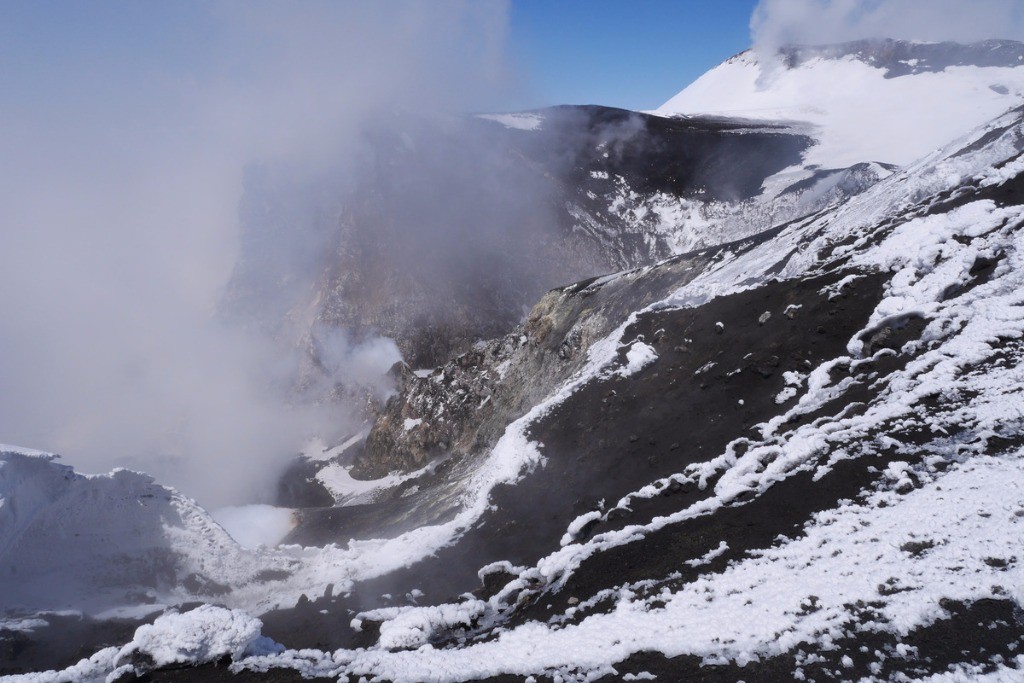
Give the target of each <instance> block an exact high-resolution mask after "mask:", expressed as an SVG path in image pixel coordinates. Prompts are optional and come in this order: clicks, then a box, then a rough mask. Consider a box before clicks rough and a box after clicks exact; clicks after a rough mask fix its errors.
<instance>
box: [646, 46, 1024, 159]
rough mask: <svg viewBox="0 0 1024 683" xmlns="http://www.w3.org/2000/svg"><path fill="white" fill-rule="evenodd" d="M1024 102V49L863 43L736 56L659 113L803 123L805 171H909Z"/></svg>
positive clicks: (751, 52) (1020, 47)
mask: <svg viewBox="0 0 1024 683" xmlns="http://www.w3.org/2000/svg"><path fill="white" fill-rule="evenodd" d="M1022 100H1024V44H1022V43H1019V42H1016V41H1010V40H989V41H983V42H979V43H974V44H970V45H962V44H958V43H918V42H910V41H904V40H861V41H855V42H850V43H842V44H838V45H821V46H788V47H783V48H781V49H779V50H777V51H774V52H772V53H769V54H767V55H765V54H763V51H758V50H753V49H751V50H747V51H745V52H742V53H740V54H738V55H736V56H735V57H732V58H730V59H728V60H726V61H725V62H723V63H722V64H720V65H719V66H717V67H715V68H714V69H712V70H711V71H709V72H708V73H706V74H704V75H703V76H701V77H700V78H698V79H697V80H696V81H694V82H693V83H692V84H691V85H689V86H687V87H686V88H685V89H684V90H682V91H681V92H680V93H679V94H677V95H676V96H675V97H673V98H671V99H670V100H668V101H667V102H666V103H665V104H663V105H662V106H661V107H659V108H658V109H657V110H656V113H658V114H662V115H666V116H693V115H709V114H712V115H719V116H727V117H731V118H741V119H750V120H756V121H801V122H805V123H806V124H808V126H809V131H810V133H811V135H812V136H814V137H815V138H816V139H817V141H818V144H817V145H815V146H814V147H813V148H812V149H811V150H809V151H808V153H807V155H806V162H807V163H808V164H810V165H815V164H816V165H819V166H821V167H822V168H845V167H848V166H851V165H853V164H856V163H859V162H867V161H875V162H882V163H889V164H896V165H900V166H905V165H907V164H909V163H911V162H913V161H916V160H917V159H919V158H921V157H922V156H924V155H925V154H928V153H929V152H931V151H934V150H935V149H936V148H938V147H940V146H941V145H943V144H945V143H947V142H948V141H950V140H952V139H954V138H956V137H959V136H961V135H966V134H967V133H969V132H970V131H971V130H973V129H974V128H976V127H978V126H980V125H982V124H983V123H985V122H986V121H988V120H990V119H992V118H993V117H995V116H998V115H999V114H1001V113H1003V112H1004V111H1006V110H1007V109H1009V108H1011V107H1013V106H1015V105H1017V104H1019V103H1020V102H1021V101H1022Z"/></svg>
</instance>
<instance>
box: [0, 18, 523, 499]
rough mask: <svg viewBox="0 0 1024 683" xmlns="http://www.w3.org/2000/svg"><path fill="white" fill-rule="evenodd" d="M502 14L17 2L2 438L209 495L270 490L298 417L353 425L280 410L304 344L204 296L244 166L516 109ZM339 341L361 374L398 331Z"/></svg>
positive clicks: (337, 153) (306, 163)
mask: <svg viewBox="0 0 1024 683" xmlns="http://www.w3.org/2000/svg"><path fill="white" fill-rule="evenodd" d="M506 9H507V8H506V7H505V6H504V4H503V3H476V2H469V1H468V0H467V1H465V2H458V1H452V2H429V3H426V2H382V3H357V2H348V3H326V2H325V3H313V2H306V3H301V4H293V3H289V4H284V3H225V4H214V5H209V4H205V3H196V4H189V5H184V4H176V3H174V4H171V3H169V4H144V5H140V4H137V3H124V4H116V5H104V6H95V7H92V8H89V7H87V6H79V5H65V6H63V10H61V11H65V12H70V13H76V12H77V13H80V14H89V13H97V14H101V15H103V14H104V13H106V15H107V16H99V17H96V16H88V17H84V18H83V17H77V18H76V17H63V18H61V17H57V18H55V17H52V16H45V12H43V13H34V12H33V11H32V9H31V6H30V5H26V11H12V12H8V13H6V14H7V16H6V17H5V21H4V22H3V23H2V24H0V38H10V39H9V40H4V45H3V47H2V48H0V57H2V58H3V63H4V69H3V70H2V72H0V88H2V92H3V95H2V97H3V106H2V107H0V154H2V156H3V159H4V162H5V163H4V165H3V170H2V171H0V226H2V227H0V442H13V443H19V444H22V445H26V446H34V447H38V448H43V449H50V450H56V451H58V452H61V453H63V454H64V455H65V457H66V459H67V461H68V462H69V463H70V464H73V465H76V466H77V467H79V468H80V469H83V470H85V471H104V470H107V469H108V468H110V467H111V466H114V465H128V466H131V467H133V468H136V469H142V470H145V471H149V472H152V473H153V474H155V475H157V476H158V477H159V478H161V479H162V480H165V481H167V482H169V483H172V484H175V485H177V486H179V488H181V489H182V490H183V491H184V492H185V493H187V494H189V495H192V496H194V497H196V498H198V499H199V500H200V502H202V503H204V504H207V505H209V506H217V505H223V504H229V503H237V502H241V501H245V500H253V499H255V498H259V497H260V496H261V495H264V494H266V492H267V490H268V488H269V486H270V484H271V483H272V482H273V481H274V475H275V474H276V473H277V472H278V471H279V469H280V468H281V467H282V466H283V464H284V463H285V459H286V458H287V456H288V455H289V454H291V453H293V452H294V451H295V448H296V447H297V446H298V443H299V440H300V438H301V437H302V436H303V435H305V434H308V433H309V432H310V431H320V432H324V431H328V430H339V429H344V428H345V427H346V421H347V420H348V417H347V416H346V414H345V412H344V411H343V410H341V409H339V408H338V407H333V408H330V407H328V408H312V407H293V408H291V409H285V408H284V407H283V406H282V404H281V402H280V398H279V394H280V392H279V391H278V389H279V385H281V384H285V383H287V382H288V381H289V378H291V377H293V376H294V370H295V368H294V364H295V363H297V359H296V358H288V357H283V356H282V354H281V353H280V350H279V349H278V348H275V346H274V345H273V344H271V343H270V341H269V340H267V339H264V338H261V337H259V336H255V335H254V334H253V333H251V332H250V333H247V332H243V331H241V330H239V329H232V328H230V327H228V326H225V325H224V324H222V323H221V322H218V320H217V318H216V317H215V316H214V314H213V312H214V311H215V309H216V306H217V302H218V298H219V296H220V294H221V291H222V288H223V286H224V283H225V282H226V281H227V279H228V277H229V275H230V272H231V268H232V264H233V262H234V259H235V256H236V254H237V236H238V235H237V230H238V218H237V209H238V203H239V198H240V194H241V190H242V175H243V170H244V168H245V166H246V164H248V163H249V162H252V161H254V160H265V159H271V158H274V157H277V156H282V155H287V156H288V158H289V159H290V160H291V161H292V163H293V164H294V165H296V166H299V167H304V168H309V169H311V171H310V172H311V173H314V174H315V169H316V167H317V166H318V165H322V164H335V165H336V164H338V163H339V160H342V159H344V158H345V155H346V151H347V150H349V149H350V148H351V146H352V145H353V144H355V143H354V141H355V140H356V138H357V137H358V135H359V130H360V126H361V125H362V123H363V122H364V121H367V120H372V119H373V118H374V117H375V116H376V115H377V114H378V112H381V111H387V110H391V109H396V108H398V109H421V108H425V109H439V110H465V109H482V108H488V107H494V106H497V105H499V104H501V102H500V100H499V97H500V93H501V92H507V91H508V73H507V69H506V67H505V64H504V62H503V60H502V49H503V37H504V26H505V19H506ZM55 19H64V20H62V21H56V20H55ZM107 19H111V21H109V22H107V21H106V20H107ZM76 22H77V23H76ZM90 22H91V23H90ZM77 25H81V28H80V29H79V30H78V31H77V32H76V30H75V29H71V30H70V33H69V31H68V29H67V28H66V27H67V26H77ZM98 28H102V29H103V31H105V32H101V33H99V34H95V31H96V30H97V29H98ZM90 31H93V32H94V33H93V34H90ZM16 36H27V38H25V39H23V40H16V39H15V38H14V37H16ZM149 42H152V43H153V44H147V43H149ZM168 55H169V56H168ZM341 339H342V340H343V342H344V344H343V345H342V346H340V347H339V348H338V349H336V352H335V353H334V354H333V355H330V362H331V365H332V367H331V368H330V369H331V370H334V371H335V372H337V373H339V374H342V375H346V374H352V373H355V374H357V375H359V376H360V377H359V378H360V379H362V378H365V377H369V376H372V375H374V374H380V373H381V372H383V371H384V370H386V369H387V368H386V365H387V364H389V363H390V362H391V361H393V360H394V354H393V346H388V344H387V343H386V342H380V343H374V345H363V346H360V345H355V346H351V345H349V342H348V340H345V339H344V338H343V337H342V338H341ZM371 366H373V367H371Z"/></svg>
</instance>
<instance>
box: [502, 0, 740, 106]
mask: <svg viewBox="0 0 1024 683" xmlns="http://www.w3.org/2000/svg"><path fill="white" fill-rule="evenodd" d="M756 4H757V2H756V1H755V0H675V1H673V0H633V1H632V2H629V1H624V0H512V3H511V15H510V22H509V39H510V49H511V52H512V57H513V59H514V60H515V61H516V62H518V63H519V64H520V65H521V67H522V68H524V69H525V71H526V73H527V74H528V76H529V78H530V84H531V85H532V93H531V99H534V100H535V103H536V104H604V105H609V106H617V107H624V108H629V109H653V108H655V107H657V106H659V105H661V104H662V103H664V102H665V101H666V100H668V99H669V98H670V97H672V96H673V95H675V94H676V93H677V92H678V91H680V90H682V89H683V88H684V87H685V86H686V85H688V84H689V83H690V82H692V81H693V80H694V79H696V78H697V77H698V76H700V75H701V74H702V73H704V72H705V71H707V70H708V69H710V68H711V67H713V66H715V65H716V64H718V63H719V62H721V61H723V60H725V59H727V58H728V57H730V56H732V55H734V54H736V53H737V52H740V51H742V50H745V49H746V48H747V47H749V46H750V30H749V22H750V15H751V13H752V12H753V9H754V6H755V5H756Z"/></svg>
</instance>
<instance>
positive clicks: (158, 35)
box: [0, 0, 756, 109]
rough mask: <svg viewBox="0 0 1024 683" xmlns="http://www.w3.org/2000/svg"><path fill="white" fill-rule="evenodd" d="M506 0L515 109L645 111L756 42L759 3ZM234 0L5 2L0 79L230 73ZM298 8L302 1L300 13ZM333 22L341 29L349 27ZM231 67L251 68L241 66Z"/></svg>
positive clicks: (22, 87) (99, 83)
mask: <svg viewBox="0 0 1024 683" xmlns="http://www.w3.org/2000/svg"><path fill="white" fill-rule="evenodd" d="M481 2H483V3H484V4H486V2H485V0H481ZM508 4H509V11H508V34H507V51H508V55H507V56H508V58H509V61H510V62H511V65H512V67H513V69H514V71H515V73H516V74H517V75H518V78H517V79H516V80H517V82H518V83H520V84H521V85H522V86H523V87H522V89H521V90H520V91H519V92H515V93H514V94H512V97H511V98H509V99H508V100H507V103H508V104H509V105H512V106H518V107H522V108H526V107H534V106H543V105H549V104H605V105H611V106H619V107H626V108H635V109H649V108H654V107H657V106H658V105H660V104H661V103H662V102H664V101H665V100H667V99H669V98H670V97H671V96H672V95H674V94H675V93H676V92H677V91H679V90H681V89H682V88H683V87H685V86H686V85H687V84H688V83H690V82H691V81H692V80H694V79H695V78H697V77H698V76H699V75H700V74H701V73H703V72H704V71H706V70H707V69H709V68H711V67H712V66H714V65H715V64H717V63H719V62H721V61H722V60H723V59H725V58H727V57H729V56H730V55H732V54H735V53H736V52H739V51H740V50H743V49H745V48H746V47H748V46H749V43H750V33H749V28H748V25H749V20H750V16H751V12H752V11H753V8H754V6H755V4H756V1H755V0H718V1H714V0H510V1H509V3H508ZM360 5H362V7H364V8H365V7H367V6H373V7H375V8H377V9H378V10H379V9H381V8H384V9H386V8H387V7H388V4H387V3H383V4H372V3H359V2H354V3H351V4H350V5H349V6H355V7H359V6H360ZM410 5H411V6H413V7H417V8H420V9H423V10H424V11H430V9H431V3H430V2H429V0H422V2H412V3H408V4H406V5H404V7H405V8H408V7H409V6H410ZM499 5H500V3H498V4H494V5H492V6H494V7H498V6H499ZM238 6H240V4H239V3H227V4H226V5H224V6H223V7H221V6H219V5H218V4H217V3H213V4H211V3H205V2H173V3H159V2H124V1H119V2H111V1H107V2H96V3H73V2H56V1H55V0H36V1H32V2H8V3H3V5H2V6H0V67H3V68H2V72H3V73H2V74H0V84H3V85H4V86H5V88H4V90H6V91H7V92H8V93H12V92H17V91H20V93H21V94H22V95H25V94H28V93H32V94H35V95H38V96H40V97H41V98H44V99H46V98H49V99H50V101H52V102H54V103H56V102H57V101H59V100H60V99H62V96H66V95H68V94H69V93H68V92H67V90H66V88H67V87H69V86H70V87H71V88H73V89H83V90H87V89H92V92H93V93H94V94H95V95H96V96H97V97H98V98H99V99H104V95H107V94H112V93H105V92H104V90H105V89H107V88H108V87H113V88H115V89H116V88H117V87H120V86H121V85H123V84H124V83H125V82H129V81H133V82H136V83H138V82H139V81H152V77H153V75H159V76H165V77H166V76H168V75H170V76H174V75H175V74H177V75H185V76H197V77H200V78H202V77H205V76H207V75H209V73H208V70H209V69H211V68H214V69H216V68H223V66H224V64H225V60H224V55H225V52H228V51H230V50H231V38H230V33H231V32H230V31H225V30H224V29H225V26H226V24H225V23H224V22H225V16H229V15H231V12H232V11H233V10H232V7H234V8H235V9H237V7H238ZM241 6H244V3H243V4H241ZM341 6H342V7H344V3H342V4H341ZM400 6H401V5H400ZM224 7H226V8H227V10H224ZM303 7H304V5H302V4H299V5H296V6H295V8H296V10H297V11H295V13H301V8H303ZM305 7H306V8H308V7H310V5H305ZM435 7H436V6H435ZM335 8H338V7H337V6H336V7H335ZM276 10H279V11H280V10H288V6H287V5H278V6H277V7H276ZM292 11H293V10H288V12H292ZM338 28H339V29H341V32H343V31H344V24H343V23H342V24H340V25H339V26H338ZM339 39H340V40H343V39H344V38H339ZM440 39H441V40H443V39H444V38H443V37H441V38H440ZM248 47H249V48H251V47H252V46H251V45H250V46H248ZM243 60H244V58H243ZM233 67H234V68H241V69H243V70H244V69H245V68H246V66H245V65H244V64H238V63H236V64H234V65H233ZM204 72H206V73H204ZM147 73H148V74H150V75H148V76H147V75H146V74H147ZM19 81H20V82H19ZM12 86H14V87H13V89H12ZM133 87H134V86H133ZM81 99H88V98H81ZM10 104H12V103H11V102H10V101H9V102H8V105H10Z"/></svg>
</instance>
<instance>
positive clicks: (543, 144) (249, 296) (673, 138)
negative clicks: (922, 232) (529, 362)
mask: <svg viewBox="0 0 1024 683" xmlns="http://www.w3.org/2000/svg"><path fill="white" fill-rule="evenodd" d="M508 116H516V117H519V118H508ZM523 117H526V118H525V119H524V118H523ZM523 120H527V121H529V122H530V125H529V126H525V127H524V126H523V125H522V121H523ZM510 123H511V125H510ZM809 142H810V141H809V139H808V138H806V137H805V136H804V134H803V132H802V131H800V130H794V129H791V128H788V127H786V126H780V125H752V124H749V123H737V122H733V121H729V120H725V119H713V118H706V119H686V120H682V119H681V120H670V119H665V118H663V117H656V116H649V115H645V114H638V113H635V112H626V111H622V110H616V109H608V108H603V107H557V108H553V109H549V110H542V111H538V112H533V113H529V114H520V115H506V116H502V115H497V116H493V117H479V118H469V119H458V120H440V121H438V120H432V121H428V122H423V121H416V120H402V121H399V122H397V123H394V127H388V126H384V125H382V126H381V128H380V129H377V130H374V131H373V132H372V134H371V135H369V136H368V141H367V142H366V144H365V146H364V147H362V148H360V152H359V153H358V154H356V155H355V156H354V159H355V160H354V161H352V163H351V166H352V169H354V170H352V169H345V170H341V169H339V170H336V171H334V172H332V173H327V174H324V176H323V177H321V178H317V179H314V180H310V181H307V182H305V183H301V182H299V181H297V180H296V179H295V177H294V176H293V175H289V173H288V169H254V170H253V172H252V173H251V174H250V181H249V185H248V187H249V189H248V191H247V195H246V202H245V210H244V212H243V217H244V222H245V224H246V225H247V226H250V227H247V229H246V233H245V238H244V240H243V254H242V259H241V261H240V265H239V268H238V270H237V271H236V274H235V277H234V278H233V282H232V286H231V288H230V291H229V295H228V297H227V299H226V302H225V304H224V308H225V310H226V311H228V312H231V313H232V314H234V315H238V316H240V317H241V318H242V319H243V320H246V319H249V318H255V319H258V321H259V324H261V325H264V326H265V327H266V328H268V329H270V330H273V331H275V332H276V333H278V334H282V335H283V336H285V337H288V336H291V338H294V339H297V340H299V342H300V343H301V344H304V345H306V346H307V347H308V348H309V349H310V353H311V355H312V365H313V367H314V368H315V366H316V365H317V361H316V356H317V352H316V346H317V344H316V339H317V338H318V337H320V336H323V332H324V330H344V331H345V333H346V334H348V335H350V336H351V337H352V338H353V339H354V340H356V341H359V340H362V339H366V338H370V337H373V336H375V335H382V336H385V337H389V338H392V339H394V340H395V341H396V342H397V344H398V346H399V348H400V350H401V352H402V355H403V357H404V359H405V360H406V362H407V363H408V364H409V365H410V366H411V367H413V368H424V367H434V366H437V365H440V364H441V363H444V362H446V361H447V360H449V359H450V358H452V357H454V356H456V355H459V354H461V353H463V352H466V351H468V350H469V349H470V348H471V347H472V346H473V344H475V343H476V342H477V341H480V340H482V339H488V338H494V337H497V336H501V335H502V334H505V333H507V332H508V331H509V330H510V329H511V328H512V327H513V326H514V325H515V324H517V323H518V322H520V321H521V320H522V318H523V316H524V314H525V313H526V312H528V311H529V308H530V306H532V304H533V303H534V302H535V301H536V300H537V299H538V298H539V297H540V296H541V295H542V294H543V292H544V291H546V290H547V289H549V288H551V287H553V286H558V285H563V284H565V283H567V282H573V281H577V280H580V279H583V278H586V277H588V276H594V275H597V274H600V273H606V272H610V271H616V270H622V269H629V268H636V267H639V266H642V265H647V264H651V263H654V262H656V261H658V260H660V259H663V258H666V257H668V256H671V255H673V254H678V253H682V252H685V251H689V250H692V249H696V248H703V247H708V246H713V245H715V244H720V243H724V242H730V241H734V240H735V239H737V238H740V237H744V236H747V235H751V234H754V233H756V232H758V231H760V230H763V229H765V228H767V227H769V226H770V225H772V224H775V223H778V222H781V221H785V220H788V219H790V218H794V217H797V216H800V215H805V214H809V213H813V212H815V211H818V210H820V209H822V208H824V207H826V206H829V205H831V204H834V203H835V202H836V201H840V200H842V199H843V198H845V197H847V196H850V195H851V194H855V193H857V192H860V191H862V190H863V189H864V188H865V187H867V186H870V185H871V184H872V183H874V182H876V181H877V180H878V179H879V178H882V177H885V176H886V175H888V173H889V172H890V169H888V168H886V167H883V166H878V165H861V166H859V167H857V168H854V169H850V170H847V171H844V170H840V169H833V170H822V171H821V172H820V174H819V175H818V176H815V177H813V178H810V179H808V178H805V177H803V176H801V177H800V178H797V179H794V180H792V181H789V180H787V179H786V177H779V178H778V179H776V180H775V181H773V182H770V183H768V184H766V181H767V180H768V179H769V178H772V177H773V176H776V174H778V172H779V171H782V170H783V169H785V168H787V167H789V166H792V165H794V164H797V163H798V162H799V160H800V154H801V152H802V151H803V150H804V149H805V148H806V146H807V145H808V144H809ZM840 176H841V177H842V178H841V179H840ZM796 180H803V182H802V183H797V182H796ZM840 180H841V181H840ZM819 181H820V182H819ZM268 252H269V253H268Z"/></svg>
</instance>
